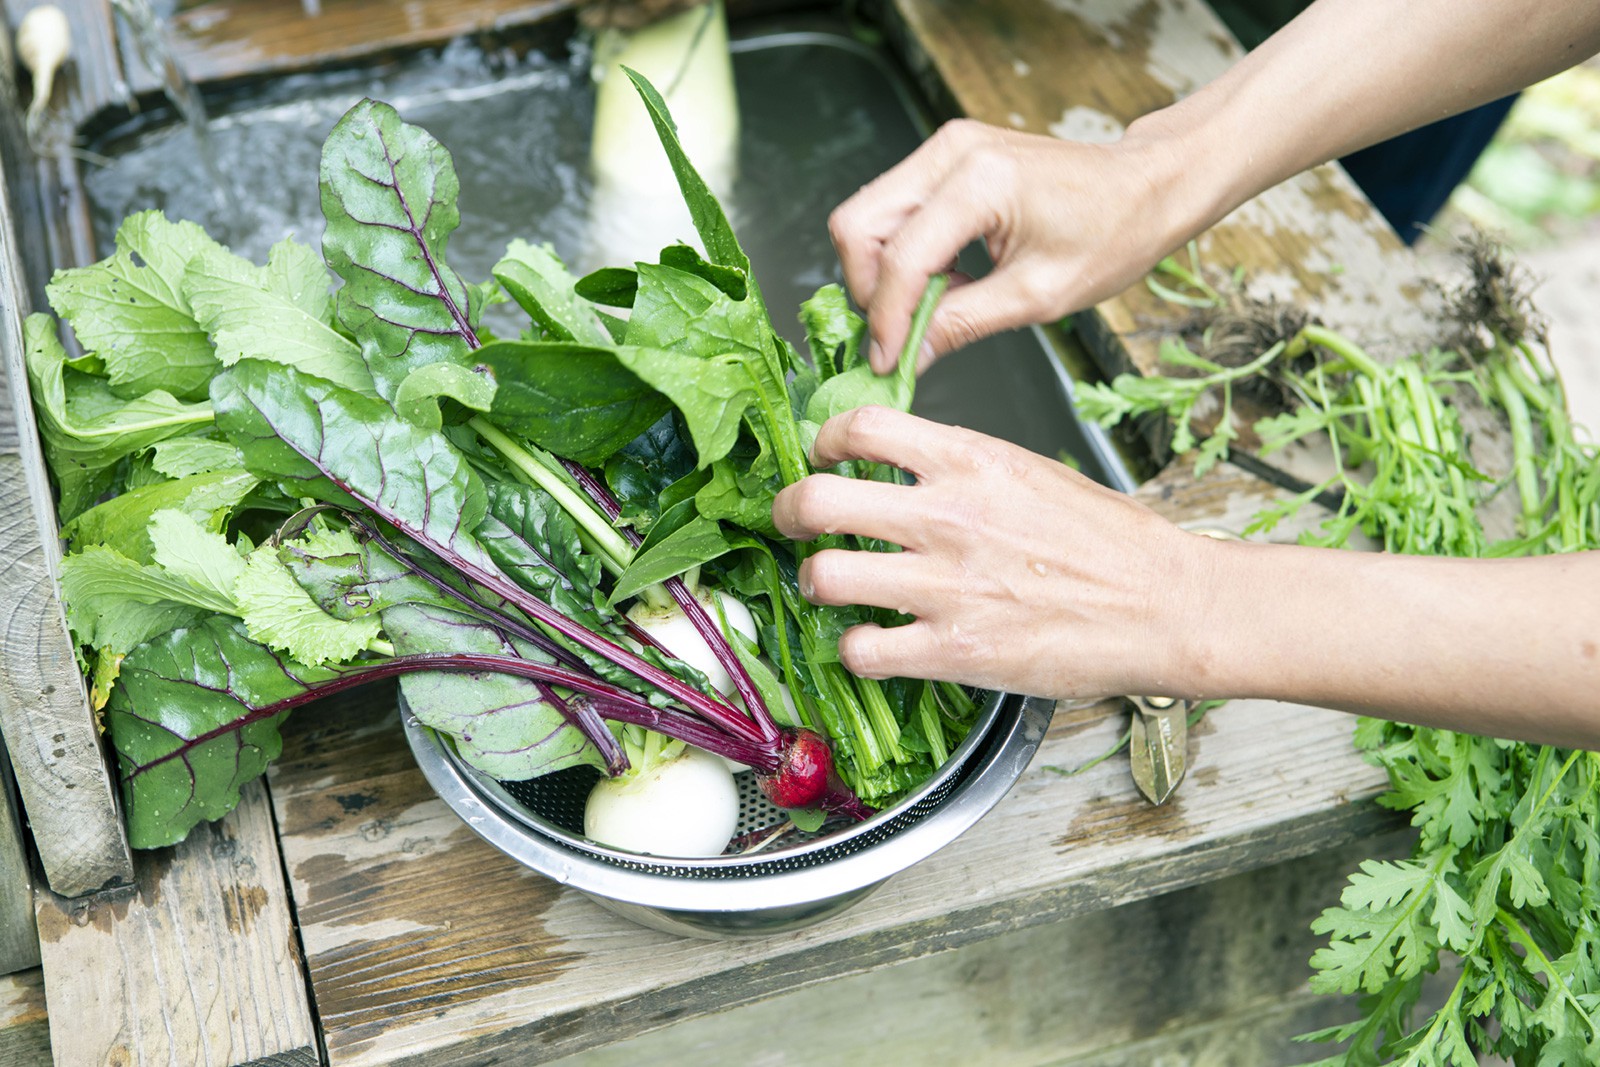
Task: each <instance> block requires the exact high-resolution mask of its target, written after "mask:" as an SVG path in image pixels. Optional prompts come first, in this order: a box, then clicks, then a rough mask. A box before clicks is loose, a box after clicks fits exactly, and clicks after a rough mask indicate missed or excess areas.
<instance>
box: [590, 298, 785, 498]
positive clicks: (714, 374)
mask: <svg viewBox="0 0 1600 1067" xmlns="http://www.w3.org/2000/svg"><path fill="white" fill-rule="evenodd" d="M635 321H637V320H635ZM615 351H616V356H617V360H618V361H619V362H620V363H621V364H622V365H623V366H624V367H627V368H628V369H629V370H630V371H632V372H633V373H634V375H636V376H637V377H638V378H639V379H640V380H641V381H644V382H645V383H647V384H648V385H651V386H653V387H654V388H655V389H656V390H658V391H659V392H661V393H664V394H665V395H666V397H667V398H668V399H669V400H671V401H672V403H673V404H674V405H675V406H676V407H677V409H678V411H679V412H681V413H682V415H683V421H684V422H685V423H686V424H687V425H688V427H689V436H690V437H691V438H692V439H693V440H694V449H695V454H696V466H697V467H698V468H705V467H708V466H710V465H712V464H713V463H715V462H717V461H718V460H720V459H722V458H723V457H724V456H726V455H727V454H728V453H729V452H730V451H731V450H732V449H733V446H734V443H735V442H737V441H738V439H739V426H740V424H741V423H742V422H743V421H744V416H745V412H747V411H749V410H750V408H751V407H752V406H753V405H755V404H756V403H757V401H758V400H759V394H758V393H757V391H756V383H755V379H754V377H752V374H751V370H750V366H749V364H750V357H749V356H748V355H737V354H733V355H724V356H710V357H702V356H695V355H690V354H687V353H684V352H676V351H672V350H670V349H665V348H635V347H632V346H625V347H622V348H618V349H616V350H615ZM652 421H654V420H652Z"/></svg>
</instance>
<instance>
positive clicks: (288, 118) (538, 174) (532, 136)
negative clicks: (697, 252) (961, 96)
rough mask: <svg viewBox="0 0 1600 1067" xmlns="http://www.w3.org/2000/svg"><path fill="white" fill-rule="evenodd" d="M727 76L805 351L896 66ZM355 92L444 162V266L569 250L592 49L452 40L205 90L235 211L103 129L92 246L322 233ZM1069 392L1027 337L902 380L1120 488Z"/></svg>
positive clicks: (810, 38) (264, 244)
mask: <svg viewBox="0 0 1600 1067" xmlns="http://www.w3.org/2000/svg"><path fill="white" fill-rule="evenodd" d="M735 78H736V81H737V84H738V92H739V109H740V121H741V131H742V136H741V142H740V149H739V171H738V179H737V183H736V185H735V187H734V190H733V193H732V196H731V197H730V200H729V204H728V207H729V214H730V216H731V217H732V220H733V223H734V225H735V227H736V228H737V230H738V233H739V235H740V239H741V241H742V242H743V243H744V245H745V247H746V249H747V251H748V252H749V254H750V258H751V261H752V263H753V264H754V268H755V271H756V273H757V276H758V277H759V278H760V280H761V284H762V288H763V290H764V292H765V295H766V298H767V302H768V305H769V306H770V307H771V308H772V309H773V311H774V317H775V318H776V319H777V323H776V324H777V326H778V328H779V329H780V330H782V331H784V332H785V333H786V334H787V335H788V336H789V338H790V340H792V341H793V342H795V343H796V344H797V345H800V346H801V347H802V350H803V340H804V338H803V334H802V332H801V330H800V328H799V326H798V324H797V323H796V322H794V321H793V318H792V312H791V311H788V310H786V309H798V307H799V304H800V302H801V301H802V300H804V299H805V298H806V297H808V296H809V295H810V294H811V293H812V292H814V291H815V290H816V288H817V287H818V286H820V285H823V284H826V283H828V282H832V281H840V280H841V274H840V271H839V265H838V260H837V258H836V257H835V255H834V252H833V247H832V245H831V243H830V241H829V239H828V234H827V227H826V220H827V216H828V212H829V211H830V210H831V209H832V208H833V207H834V205H836V204H837V203H839V202H840V201H841V200H843V199H844V198H846V197H847V196H849V195H850V194H851V193H852V192H854V191H855V190H856V189H857V188H859V187H860V186H861V185H862V184H864V183H865V182H867V181H869V180H870V179H872V178H873V177H875V176H876V175H877V174H879V173H881V172H882V171H883V170H885V169H886V168H888V167H889V166H891V165H893V164H894V163H896V162H898V161H899V160H900V159H901V158H903V157H904V156H905V155H906V154H907V153H908V152H910V151H911V150H912V149H913V148H914V147H915V146H916V145H917V144H918V143H919V141H920V140H921V138H922V136H923V134H924V132H925V127H924V126H923V125H922V123H921V122H920V120H919V118H918V116H917V114H916V112H915V110H914V106H915V105H914V104H913V103H912V101H911V98H910V96H909V94H907V93H906V92H905V90H904V87H903V84H901V83H900V82H899V81H898V79H897V76H896V75H895V73H894V71H893V70H892V69H891V68H890V67H889V66H888V65H887V64H886V63H885V62H884V61H883V60H882V59H881V58H880V57H878V56H877V55H876V54H874V53H873V52H871V51H870V50H868V49H866V48H864V47H863V46H861V45H859V44H857V43H856V42H855V41H853V40H852V39H850V38H848V37H844V36H837V35H832V34H818V33H803V34H776V33H769V34H765V35H761V36H755V37H748V38H745V39H744V40H741V41H740V42H738V44H737V46H736V55H735ZM362 96H372V97H375V98H378V99H382V100H386V101H388V102H390V103H392V104H393V105H395V107H396V108H397V109H398V110H399V111H400V113H401V115H402V116H403V117H404V118H405V119H406V120H407V121H409V122H412V123H416V124H419V125H422V126H424V127H426V128H428V129H429V130H430V131H431V132H432V133H433V134H434V135H435V136H436V137H437V138H438V139H439V140H440V141H441V142H443V143H444V144H445V146H446V147H448V148H449V149H450V151H451V153H452V154H453V156H454V158H455V165H456V170H457V173H458V175H459V177H460V181H461V195H460V201H459V204H460V211H461V228H460V229H459V230H458V231H457V232H456V233H455V234H454V235H452V237H451V238H450V245H449V257H450V261H451V263H452V265H453V266H454V267H455V268H456V269H457V270H458V271H460V272H461V273H462V275H463V276H464V277H466V278H468V279H482V278H486V277H487V276H488V274H489V270H490V268H491V267H492V266H493V265H494V263H495V261H496V260H497V259H498V258H499V257H500V255H501V253H502V251H503V250H504V248H505V246H506V243H507V242H508V241H509V240H510V239H512V238H514V237H524V238H528V239H530V240H539V241H548V242H550V243H551V244H552V245H554V246H555V248H556V251H557V252H558V253H560V254H561V255H562V257H563V258H565V259H567V260H568V262H572V263H577V262H579V261H581V260H582V259H583V257H584V253H585V228H586V226H587V216H588V203H589V198H590V196H591V193H592V185H591V182H590V178H589V173H588V165H587V164H588V158H589V141H590V125H591V119H592V114H593V104H594V91H593V87H592V85H591V83H590V80H589V64H588V56H587V55H586V54H584V53H583V52H582V51H581V50H575V51H573V52H572V53H570V54H568V55H563V56H559V57H548V56H543V55H538V54H530V55H528V56H525V57H514V56H511V55H509V54H500V53H485V52H483V51H480V50H478V49H477V48H475V47H471V46H469V45H466V44H463V43H458V44H456V45H452V46H451V47H449V48H447V49H445V50H444V51H443V52H442V53H439V54H432V55H417V56H413V57H410V58H409V59H407V60H405V61H402V62H399V63H396V64H392V65H390V66H387V67H383V68H377V69H372V68H367V69H362V70H354V71H343V72H334V73H322V74H316V75H301V76H294V77H290V78H284V79H280V80H278V81H277V82H275V83H273V84H271V85H269V86H265V87H261V88H256V89H254V90H252V91H251V92H250V94H249V95H247V96H243V97H237V98H234V99H219V100H217V101H215V103H214V108H213V113H214V116H215V117H214V119H213V121H212V128H211V136H210V150H211V152H212V153H213V154H214V157H215V159H216V163H217V169H218V170H219V171H220V172H221V173H222V174H224V175H226V176H227V178H228V180H229V181H230V182H231V184H232V188H231V189H230V190H229V193H230V194H231V196H230V199H231V200H232V201H233V202H234V206H233V207H231V208H229V207H224V206H222V205H223V203H224V201H223V200H222V199H220V198H218V197H217V196H216V195H215V194H214V193H213V192H212V191H211V190H210V187H209V186H210V179H209V177H208V176H207V173H206V168H205V167H203V166H202V165H201V164H200V162H199V160H198V153H197V152H196V150H195V144H194V141H193V137H192V135H191V134H190V132H189V131H188V130H187V129H185V128H184V127H182V126H181V125H176V124H165V125H159V126H152V125H150V124H148V123H145V124H138V125H134V126H131V127H129V128H126V129H122V130H118V131H112V132H111V133H109V134H107V135H106V136H105V137H104V138H102V139H101V142H100V143H98V144H97V145H95V146H94V148H95V150H96V151H97V152H98V153H100V154H102V155H104V156H106V157H107V158H108V160H109V162H108V165H106V166H103V167H99V168H94V167H90V168H88V173H87V174H86V175H85V184H86V186H87V189H88V192H89V197H90V200H91V203H92V205H93V210H94V221H95V232H96V234H97V235H98V237H99V239H100V241H101V243H102V245H103V246H105V248H106V249H107V250H109V247H110V243H111V236H112V234H113V232H114V230H115V227H116V223H117V222H118V220H120V219H121V218H122V217H123V216H124V215H125V214H128V213H129V212H132V211H137V210H141V209H144V208H149V207H159V208H162V209H163V210H165V211H166V212H167V214H168V216H169V217H174V218H186V219H192V220H193V221H195V222H198V223H200V224H202V225H203V226H205V228H206V229H207V230H208V231H209V232H210V233H211V234H212V235H213V236H215V237H216V238H217V239H218V240H220V241H222V242H223V243H225V244H227V245H229V246H230V247H232V248H233V249H234V250H235V251H237V252H239V253H240V254H242V255H246V256H250V257H252V258H254V259H256V260H258V261H259V260H263V259H264V258H265V256H266V252H267V249H268V248H269V247H270V246H271V245H272V244H273V243H274V242H275V241H277V240H279V239H280V238H282V237H283V236H285V235H287V234H293V235H295V236H297V237H299V238H300V239H301V240H304V241H307V242H311V243H316V242H318V241H319V240H320V235H321V232H322V214H321V208H320V205H319V202H318V194H317V163H318V158H319V154H320V151H321V145H322V140H323V138H324V136H325V135H326V134H327V132H328V130H329V129H331V128H332V126H333V124H334V123H335V122H336V121H337V120H338V118H339V116H340V115H341V114H343V112H344V111H345V110H346V109H347V108H348V107H349V106H350V105H351V104H353V103H354V102H355V101H356V100H358V99H359V98H360V97H362ZM496 311H499V312H500V313H502V314H504V313H505V310H504V309H490V312H491V315H492V314H493V313H494V312H496ZM489 325H490V326H491V328H494V327H495V326H496V323H495V322H494V321H493V320H492V319H491V320H490V322H489ZM502 328H504V324H502ZM1069 388H1070V386H1069V385H1068V383H1067V380H1066V377H1065V375H1064V374H1063V373H1062V372H1061V370H1060V368H1059V366H1058V365H1057V363H1056V362H1055V360H1054V359H1053V358H1052V356H1051V355H1050V354H1049V352H1048V350H1047V348H1046V347H1045V345H1044V344H1043V342H1042V340H1041V338H1040V337H1039V336H1038V335H1037V334H1036V333H1035V332H1033V331H1022V332H1017V333H1013V334H1009V335H1005V336H1002V337H997V338H992V339H990V340H988V341H985V342H983V343H980V344H979V345H976V346H973V347H972V348H971V349H968V350H967V351H965V352H963V353H961V354H960V355H958V356H956V357H953V358H951V359H947V360H945V361H943V362H942V363H940V364H939V365H937V366H936V367H935V368H934V369H933V370H932V371H930V372H929V373H928V374H927V375H926V376H925V377H924V379H923V381H922V383H921V384H920V385H919V387H918V391H917V404H916V408H917V410H918V412H919V413H921V414H923V415H925V416H927V417H929V418H933V419H938V420H940V421H943V422H948V423H953V424H957V425H962V426H968V427H971V428H973V429H977V430H981V431H983V432H986V433H990V434H994V435H996V436H1000V437H1004V438H1007V439H1009V440H1012V441H1015V442H1017V443H1018V444H1021V445H1023V446H1024V447H1027V448H1030V449H1033V450H1034V451H1036V452H1040V453H1043V454H1045V455H1049V456H1063V457H1065V456H1071V457H1073V458H1074V460H1075V461H1076V462H1078V463H1079V464H1080V465H1081V466H1082V468H1083V470H1084V471H1085V472H1086V473H1089V474H1091V475H1093V476H1094V477H1097V478H1099V479H1101V480H1102V481H1107V482H1109V483H1110V484H1115V485H1119V486H1120V487H1125V486H1126V484H1127V483H1126V480H1125V478H1124V477H1123V476H1122V475H1121V472H1120V470H1119V469H1118V468H1117V467H1116V465H1115V463H1114V461H1113V462H1107V461H1106V460H1105V459H1104V457H1106V456H1108V455H1109V454H1110V450H1109V449H1108V448H1107V447H1106V446H1105V444H1104V441H1103V438H1101V437H1100V436H1099V435H1098V433H1094V432H1091V433H1092V435H1091V436H1086V435H1085V433H1084V431H1083V430H1082V428H1080V427H1079V425H1078V423H1077V421H1076V419H1075V418H1074V417H1073V414H1072V410H1071V403H1070V400H1069V398H1068V392H1069Z"/></svg>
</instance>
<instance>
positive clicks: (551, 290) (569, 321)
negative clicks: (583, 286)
mask: <svg viewBox="0 0 1600 1067" xmlns="http://www.w3.org/2000/svg"><path fill="white" fill-rule="evenodd" d="M494 276H495V278H496V280H498V281H499V282H500V284H501V285H503V286H505V290H506V292H508V293H510V294H511V298H512V299H513V300H515V301H516V302H517V304H518V305H519V306H520V307H521V308H522V310H524V311H526V312H527V313H528V315H529V316H530V317H531V318H532V319H533V321H534V322H535V323H537V324H538V326H539V328H540V329H542V330H544V331H545V332H546V333H547V334H549V335H550V336H551V337H552V338H554V339H555V340H558V341H574V342H577V343H578V344H581V345H601V346H605V345H609V344H610V343H611V335H610V333H608V332H607V331H606V328H605V325H604V324H603V323H602V322H601V321H600V316H599V315H598V314H597V313H596V311H595V309H594V306H593V305H592V304H590V302H589V301H588V300H586V299H584V298H583V297H581V296H579V295H578V294H577V293H576V292H574V287H575V286H576V284H577V282H576V279H574V278H573V277H572V275H571V274H570V273H568V272H567V268H566V265H565V264H563V263H562V262H561V260H560V258H559V257H558V256H557V255H556V253H555V249H553V248H551V247H550V246H549V245H548V244H543V245H531V244H529V243H528V242H526V241H512V242H511V245H510V246H509V247H508V248H507V249H506V254H505V256H504V257H503V258H502V259H501V260H500V262H498V263H496V264H495V265H494Z"/></svg>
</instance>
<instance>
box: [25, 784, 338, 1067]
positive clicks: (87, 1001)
mask: <svg viewBox="0 0 1600 1067" xmlns="http://www.w3.org/2000/svg"><path fill="white" fill-rule="evenodd" d="M136 874H137V878H138V883H137V887H138V892H137V893H135V894H132V895H128V894H122V895H117V896H101V897H96V898H92V899H89V900H76V901H74V900H65V899H63V898H61V897H58V896H56V895H55V894H52V893H47V892H41V893H40V894H39V897H40V900H39V909H38V917H39V937H40V949H41V952H42V955H43V957H44V976H45V981H46V983H47V984H48V987H49V990H50V1042H51V1045H52V1046H53V1048H54V1050H55V1062H56V1064H57V1065H58V1067H94V1065H98V1064H115V1065H117V1067H142V1065H146V1064H148V1065H157V1064H160V1065H167V1064H172V1063H183V1064H189V1063H193V1064H197V1065H204V1067H233V1065H236V1064H272V1065H274V1067H302V1065H303V1067H313V1065H315V1064H317V1063H318V1054H317V1042H316V1032H315V1028H314V1027H313V1025H312V1022H311V1012H310V1008H309V1005H308V1000H307V993H306V985H305V975H304V971H303V969H302V964H301V960H300V951H299V945H298V943H297V941H296V938H295V931H294V924H293V922H292V920H291V918H290V913H289V902H288V897H287V894H286V892H285V890H284V883H283V870H282V867H281V865H280V863H279V858H278V852H277V848H276V842H275V839H274V835H273V828H272V812H271V807H270V804H269V802H268V800H267V796H266V790H265V788H264V787H263V786H262V784H261V783H259V782H255V783H251V784H250V785H249V786H247V787H246V789H245V790H244V795H243V800H242V801H241V803H240V805H239V807H238V808H237V809H236V810H235V811H234V812H233V813H232V814H231V815H229V816H228V817H227V818H225V819H223V820H222V821H220V822H217V823H210V824H205V825H202V826H199V827H196V828H195V829H194V830H193V831H192V832H191V833H190V835H189V838H188V840H187V841H185V842H184V843H183V844H181V845H178V846H177V847H175V848H168V849H159V850H156V851H152V852H140V853H138V856H137V862H136Z"/></svg>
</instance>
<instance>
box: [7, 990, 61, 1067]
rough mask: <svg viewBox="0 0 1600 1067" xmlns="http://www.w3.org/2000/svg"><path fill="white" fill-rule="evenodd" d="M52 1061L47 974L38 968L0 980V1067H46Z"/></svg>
mask: <svg viewBox="0 0 1600 1067" xmlns="http://www.w3.org/2000/svg"><path fill="white" fill-rule="evenodd" d="M49 1062H50V1021H49V1019H48V1018H47V1017H46V1013H45V998H44V975H43V974H42V973H41V972H40V971H39V969H38V968H37V967H35V968H33V969H32V970H29V971H23V972H21V973H19V974H10V975H5V976H3V977H0V1067H43V1065H45V1064H48V1063H49Z"/></svg>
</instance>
